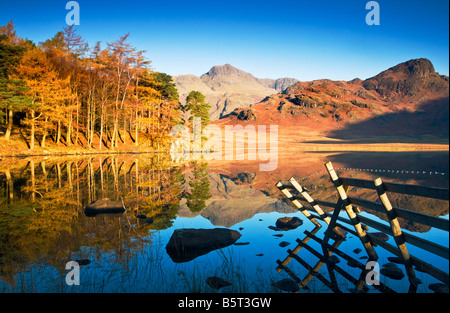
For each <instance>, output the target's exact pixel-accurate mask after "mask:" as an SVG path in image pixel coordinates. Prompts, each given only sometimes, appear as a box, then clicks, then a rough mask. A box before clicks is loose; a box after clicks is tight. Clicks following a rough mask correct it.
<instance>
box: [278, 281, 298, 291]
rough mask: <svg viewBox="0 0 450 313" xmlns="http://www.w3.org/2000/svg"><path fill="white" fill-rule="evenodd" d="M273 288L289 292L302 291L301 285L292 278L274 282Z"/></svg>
mask: <svg viewBox="0 0 450 313" xmlns="http://www.w3.org/2000/svg"><path fill="white" fill-rule="evenodd" d="M272 286H274V287H276V288H278V289H281V290H283V291H288V292H297V291H299V290H300V287H299V285H298V284H297V283H296V282H295V281H294V280H293V279H290V278H285V279H282V280H280V281H277V282H274V283H272Z"/></svg>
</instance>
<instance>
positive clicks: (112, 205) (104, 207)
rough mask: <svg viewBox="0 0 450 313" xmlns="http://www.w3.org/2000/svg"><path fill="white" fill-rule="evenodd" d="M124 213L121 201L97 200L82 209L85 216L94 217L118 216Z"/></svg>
mask: <svg viewBox="0 0 450 313" xmlns="http://www.w3.org/2000/svg"><path fill="white" fill-rule="evenodd" d="M123 212H125V208H124V207H123V204H122V201H116V200H110V199H108V198H103V199H98V200H96V201H94V202H92V203H91V204H89V205H88V206H86V208H85V209H84V214H86V216H90V217H93V216H96V215H98V214H118V213H120V214H121V213H123Z"/></svg>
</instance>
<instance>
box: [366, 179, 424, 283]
mask: <svg viewBox="0 0 450 313" xmlns="http://www.w3.org/2000/svg"><path fill="white" fill-rule="evenodd" d="M374 184H375V186H376V190H377V193H378V197H379V198H380V200H381V202H382V203H383V207H384V209H385V211H386V216H387V218H388V220H389V224H390V225H391V229H392V235H393V237H394V240H395V243H396V244H397V247H398V250H399V251H400V254H401V256H402V259H403V264H404V265H405V269H406V273H407V274H408V277H409V281H410V282H411V284H413V285H417V279H416V274H415V272H414V268H413V265H412V261H411V258H410V256H409V252H408V249H407V247H406V243H405V239H404V237H403V233H402V229H401V227H400V224H399V222H398V219H397V214H396V213H395V211H394V209H393V207H392V204H391V202H390V201H389V198H388V196H387V194H386V190H385V188H384V186H383V181H382V180H381V178H377V179H375V180H374Z"/></svg>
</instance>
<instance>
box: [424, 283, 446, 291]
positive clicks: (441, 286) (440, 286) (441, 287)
mask: <svg viewBox="0 0 450 313" xmlns="http://www.w3.org/2000/svg"><path fill="white" fill-rule="evenodd" d="M428 288H430V289H431V290H433V291H434V292H435V293H449V290H448V286H447V285H446V284H442V283H434V284H429V285H428Z"/></svg>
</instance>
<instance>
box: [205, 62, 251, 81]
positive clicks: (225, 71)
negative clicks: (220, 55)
mask: <svg viewBox="0 0 450 313" xmlns="http://www.w3.org/2000/svg"><path fill="white" fill-rule="evenodd" d="M204 76H208V77H209V78H211V79H214V78H223V77H243V78H254V77H253V75H252V74H249V73H247V72H244V71H242V70H240V69H237V68H235V67H234V66H232V65H230V64H225V65H216V66H213V67H212V68H211V69H210V70H209V72H208V73H206V74H203V75H202V76H201V78H203V77H204Z"/></svg>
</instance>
